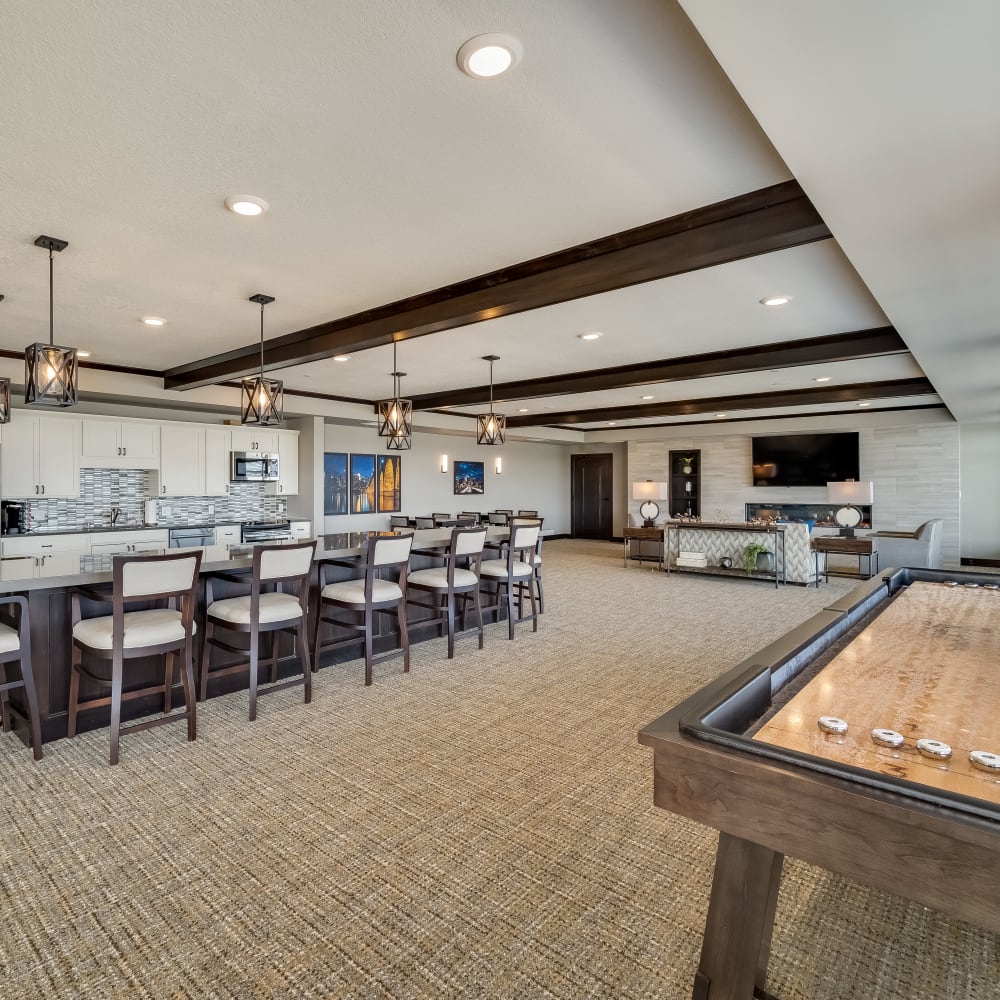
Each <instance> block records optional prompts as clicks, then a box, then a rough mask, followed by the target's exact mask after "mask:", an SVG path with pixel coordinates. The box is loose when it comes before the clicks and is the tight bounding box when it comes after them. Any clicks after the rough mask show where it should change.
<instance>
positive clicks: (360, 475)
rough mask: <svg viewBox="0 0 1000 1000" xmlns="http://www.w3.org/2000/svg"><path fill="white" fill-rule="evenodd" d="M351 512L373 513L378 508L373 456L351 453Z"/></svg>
mask: <svg viewBox="0 0 1000 1000" xmlns="http://www.w3.org/2000/svg"><path fill="white" fill-rule="evenodd" d="M350 483H351V513H352V514H374V513H375V511H376V510H377V509H378V508H377V504H376V496H375V456H374V455H355V454H354V453H353V452H352V453H351V476H350Z"/></svg>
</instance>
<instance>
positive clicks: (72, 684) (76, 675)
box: [66, 643, 83, 739]
mask: <svg viewBox="0 0 1000 1000" xmlns="http://www.w3.org/2000/svg"><path fill="white" fill-rule="evenodd" d="M82 661H83V654H82V653H81V652H80V647H79V646H77V645H76V644H75V643H74V644H73V650H72V652H71V653H70V667H69V709H68V711H67V721H66V735H67V736H68V737H69V738H70V739H72V738H73V737H74V736H76V719H77V715H78V712H79V704H80V664H81V662H82Z"/></svg>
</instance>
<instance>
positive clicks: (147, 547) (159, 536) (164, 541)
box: [90, 530, 169, 556]
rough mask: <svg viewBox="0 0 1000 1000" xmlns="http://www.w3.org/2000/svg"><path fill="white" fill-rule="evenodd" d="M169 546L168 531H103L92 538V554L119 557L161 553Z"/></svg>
mask: <svg viewBox="0 0 1000 1000" xmlns="http://www.w3.org/2000/svg"><path fill="white" fill-rule="evenodd" d="M168 545H169V541H168V533H167V532H166V531H162V530H161V531H103V532H95V533H94V534H92V535H91V536H90V554H91V555H94V556H98V555H117V554H119V553H121V554H129V555H130V554H132V553H134V552H159V551H162V550H163V549H165V548H167V547H168Z"/></svg>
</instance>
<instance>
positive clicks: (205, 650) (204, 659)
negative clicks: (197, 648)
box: [199, 620, 212, 701]
mask: <svg viewBox="0 0 1000 1000" xmlns="http://www.w3.org/2000/svg"><path fill="white" fill-rule="evenodd" d="M202 631H203V635H204V637H203V639H202V642H201V670H200V676H199V681H200V683H201V691H200V692H199V701H204V700H205V699H206V698H207V697H208V660H209V655H210V650H211V648H212V644H211V643H210V642H209V639H211V638H212V622H211V621H210V620H206V622H205V628H204V629H203V630H202Z"/></svg>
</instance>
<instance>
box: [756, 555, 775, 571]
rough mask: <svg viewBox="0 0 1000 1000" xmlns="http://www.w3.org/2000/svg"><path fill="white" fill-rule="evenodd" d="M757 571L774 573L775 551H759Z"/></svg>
mask: <svg viewBox="0 0 1000 1000" xmlns="http://www.w3.org/2000/svg"><path fill="white" fill-rule="evenodd" d="M757 572H758V573H773V572H774V553H773V552H758V553H757Z"/></svg>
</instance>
